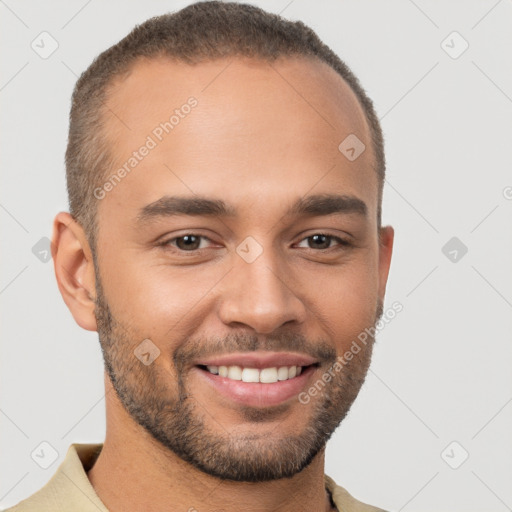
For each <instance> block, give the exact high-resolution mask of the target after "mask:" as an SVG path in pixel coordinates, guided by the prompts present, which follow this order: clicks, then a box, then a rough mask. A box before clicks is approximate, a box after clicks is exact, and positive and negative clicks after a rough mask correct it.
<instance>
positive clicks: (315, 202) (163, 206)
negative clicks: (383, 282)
mask: <svg viewBox="0 0 512 512" xmlns="http://www.w3.org/2000/svg"><path fill="white" fill-rule="evenodd" d="M349 213H356V214H359V215H362V216H366V215H367V213H368V208H367V206H366V203H365V202H364V201H362V200H361V199H359V198H358V197H355V196H349V195H338V194H316V195H310V196H305V197H301V198H299V199H298V200H297V201H296V202H295V203H293V205H292V206H291V208H289V210H288V211H287V212H286V213H285V217H290V216H305V217H310V216H311V217H313V216H320V215H332V214H349ZM177 215H193V216H208V217H237V211H236V209H235V208H234V207H233V206H231V205H228V204H226V203H225V202H224V201H223V200H222V199H209V198H207V197H201V196H194V197H186V196H163V197H161V198H160V199H158V200H156V201H154V202H152V203H150V204H147V205H146V206H144V207H143V208H141V209H140V210H139V213H138V215H137V222H138V223H141V224H145V223H147V222H150V221H151V220H156V219H158V218H165V217H172V216H177Z"/></svg>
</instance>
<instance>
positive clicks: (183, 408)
mask: <svg viewBox="0 0 512 512" xmlns="http://www.w3.org/2000/svg"><path fill="white" fill-rule="evenodd" d="M66 166H67V179H68V193H69V200H70V212H71V213H70V214H69V213H66V212H61V213H59V214H58V215H57V216H56V218H55V222H54V234H53V259H54V264H55V272H56V277H57V281H58V285H59V289H60V292H61V294H62V296H63V298H64V301H65V302H66V304H67V306H68V307H69V309H70V311H71V313H72V315H73V317H74V318H75V320H76V322H77V323H78V324H79V325H80V326H81V327H82V328H84V329H87V330H92V331H98V334H99V339H100V344H101V348H102V352H103V356H104V361H105V387H106V414H107V432H106V438H105V442H104V443H103V444H95V445H85V444H73V445H71V446H70V448H69V451H68V454H67V456H66V459H65V461H64V462H63V463H62V464H61V466H60V467H59V469H58V470H57V473H56V474H55V475H54V476H53V478H52V480H51V481H50V482H49V483H48V484H47V485H46V486H45V487H43V489H41V490H40V491H38V492H37V493H36V494H34V495H33V496H31V497H30V498H28V499H26V500H24V501H22V502H21V503H20V504H18V505H17V506H15V507H13V508H12V509H10V510H12V511H16V512H20V511H36V510H37V511H50V510H51V511H64V510H66V511H73V510H80V511H91V512H92V511H96V510H101V511H107V510H108V511H111V512H117V511H123V512H130V511H163V510H166V511H167V510H168V511H198V512H201V511H220V510H223V511H226V512H228V511H243V510H247V511H249V510H261V511H282V512H286V511H292V510H293V511H298V510H307V511H315V512H317V511H324V510H325V511H331V510H339V511H376V510H379V509H377V508H375V507H372V506H369V505H365V504H363V503H361V502H359V501H357V500H356V499H355V498H353V497H352V496H351V495H350V494H349V493H348V492H347V491H345V490H344V489H343V488H342V487H340V486H338V485H336V483H335V482H334V481H333V480H332V479H331V478H330V477H328V476H327V475H324V452H325V445H326V442H327V441H328V439H329V438H330V437H331V435H332V433H333V432H334V431H335V429H336V428H337V426H338V425H339V424H340V422H341V421H342V420H343V418H344V417H345V416H346V414H347V412H348V411H349V409H350V407H351V405H352V403H353V401H354V400H355V398H356V396H357V394H358V392H359V390H360V388H361V385H362V384H363V382H364V379H365V376H366V372H367V370H368V366H369V364H370V360H371V353H372V346H373V342H374V339H373V338H372V337H371V336H370V337H368V339H367V340H366V339H365V342H364V343H360V344H359V345H358V351H357V352H356V351H353V353H352V352H350V348H351V347H353V343H354V340H357V339H359V340H360V339H361V337H359V338H358V336H359V335H360V333H362V332H368V331H369V332H372V331H371V330H369V327H372V326H374V325H375V324H376V322H377V321H378V319H379V318H380V316H381V314H382V311H383V301H384V295H385V288H386V282H387V276H388V270H389V266H390V260H391V253H392V246H393V229H392V228H391V227H389V226H386V227H384V226H381V201H382V187H383V181H384V169H385V164H384V154H383V142H382V134H381V131H380V126H379V123H378V119H377V117H376V115H375V112H374V110H373V107H372V103H371V101H370V100H369V99H368V98H367V96H366V95H365V93H364V91H363V89H362V88H361V86H360V85H359V83H358V81H357V79H356V78H355V77H354V75H353V74H352V73H351V72H350V71H349V69H348V68H347V67H346V66H345V65H344V64H343V63H342V62H341V61H340V60H339V58H338V57H336V56H335V55H334V54H333V53H332V51H331V50H330V49H329V48H327V47H326V46H325V45H323V44H322V43H321V42H320V40H319V39H318V38H317V36H316V35H315V34H314V33H313V32H312V31H311V30H310V29H309V28H307V27H305V26H304V25H303V24H302V23H300V22H296V23H292V22H288V21H285V20H283V19H281V18H279V17H277V16H275V15H271V14H268V13H265V12H264V11H262V10H260V9H258V8H256V7H252V6H249V5H243V4H232V3H220V2H205V3H199V4H194V5H191V6H189V7H187V8H185V9H183V10H181V11H179V12H177V13H175V14H171V15H165V16H161V17H157V18H153V19H150V20H148V21H147V22H145V23H143V24H142V25H140V26H138V27H136V28H135V29H134V30H133V31H132V32H131V33H130V34H129V35H128V36H127V37H126V38H125V39H123V40H122V41H121V42H119V43H118V44H116V45H115V46H113V47H112V48H110V49H108V50H107V51H106V52H104V53H102V54H101V55H100V56H99V57H98V58H97V59H96V60H95V61H94V62H93V64H92V65H91V66H90V67H89V69H88V70H87V71H86V72H85V73H84V74H83V75H82V76H81V77H80V79H79V81H78V83H77V85H76V88H75V91H74V95H73V104H72V109H71V118H70V132H69V142H68V149H67V154H66ZM373 332H374V331H373ZM350 353H352V356H349V354H350ZM361 442H363V440H361Z"/></svg>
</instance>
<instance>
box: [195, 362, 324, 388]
mask: <svg viewBox="0 0 512 512" xmlns="http://www.w3.org/2000/svg"><path fill="white" fill-rule="evenodd" d="M317 366H319V364H318V363H314V364H310V365H307V366H296V365H292V366H272V367H268V368H249V367H242V366H239V365H230V366H215V365H197V367H198V368H200V369H201V370H203V371H206V372H209V373H210V374H212V375H218V376H219V377H225V378H227V379H229V380H233V381H242V382H247V383H251V382H254V383H257V382H258V383H263V384H273V383H276V382H281V381H287V380H292V379H295V378H297V377H298V376H299V375H301V374H302V372H304V371H305V370H307V369H308V368H310V367H317Z"/></svg>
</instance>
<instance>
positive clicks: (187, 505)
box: [88, 384, 332, 512]
mask: <svg viewBox="0 0 512 512" xmlns="http://www.w3.org/2000/svg"><path fill="white" fill-rule="evenodd" d="M107 385H108V384H107ZM110 391H111V392H109V390H107V394H106V396H107V432H106V437H105V442H104V444H103V449H102V451H101V453H100V455H99V456H98V459H97V460H96V463H95V464H94V466H93V467H92V468H91V470H90V471H89V472H88V477H89V480H90V482H91V484H92V486H93V487H94V489H95V491H96V493H97V494H98V496H99V498H100V499H101V500H102V502H103V503H104V504H105V506H106V507H107V508H108V510H109V511H110V512H121V511H122V512H132V511H133V512H135V511H139V510H146V511H148V512H153V511H155V512H156V511H162V510H183V511H189V512H195V511H196V512H197V511H201V510H223V511H225V512H230V511H239V510H241V509H246V510H275V511H279V512H288V511H289V512H291V511H296V510H297V509H298V508H300V509H301V510H319V504H322V508H321V510H326V511H330V510H332V508H331V505H330V499H329V496H328V494H327V491H326V489H325V484H324V450H322V451H321V452H319V453H318V454H317V456H316V457H315V458H314V459H313V461H312V462H311V464H310V465H309V466H308V467H307V468H305V469H304V470H303V471H301V472H300V473H298V474H296V475H294V476H293V477H292V478H284V479H280V480H274V481H269V482H258V483H252V482H249V483H247V482H233V481H229V480H219V479H218V478H216V477H213V476H210V475H208V474H206V473H203V472H202V471H200V470H198V469H197V468H195V467H193V466H192V465H190V464H189V463H187V462H185V461H183V460H182V459H180V458H179V457H177V456H176V455H175V454H174V453H173V452H171V451H170V450H168V449H166V448H165V447H164V446H162V445H161V444H160V443H158V442H157V441H155V440H154V439H153V438H152V437H151V435H150V434H149V433H148V432H146V430H145V429H143V428H142V427H140V426H139V425H138V424H136V423H135V422H134V421H133V420H132V418H131V417H130V416H129V415H128V413H127V412H126V411H125V409H124V407H123V406H122V404H121V403H120V402H119V400H118V398H117V395H116V393H115V391H114V390H113V389H110Z"/></svg>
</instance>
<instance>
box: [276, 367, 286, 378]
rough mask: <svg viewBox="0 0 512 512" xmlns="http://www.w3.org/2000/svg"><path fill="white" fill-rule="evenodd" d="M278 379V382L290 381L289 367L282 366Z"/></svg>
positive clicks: (278, 371)
mask: <svg viewBox="0 0 512 512" xmlns="http://www.w3.org/2000/svg"><path fill="white" fill-rule="evenodd" d="M277 378H278V380H288V367H287V366H281V368H279V369H278V370H277Z"/></svg>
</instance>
